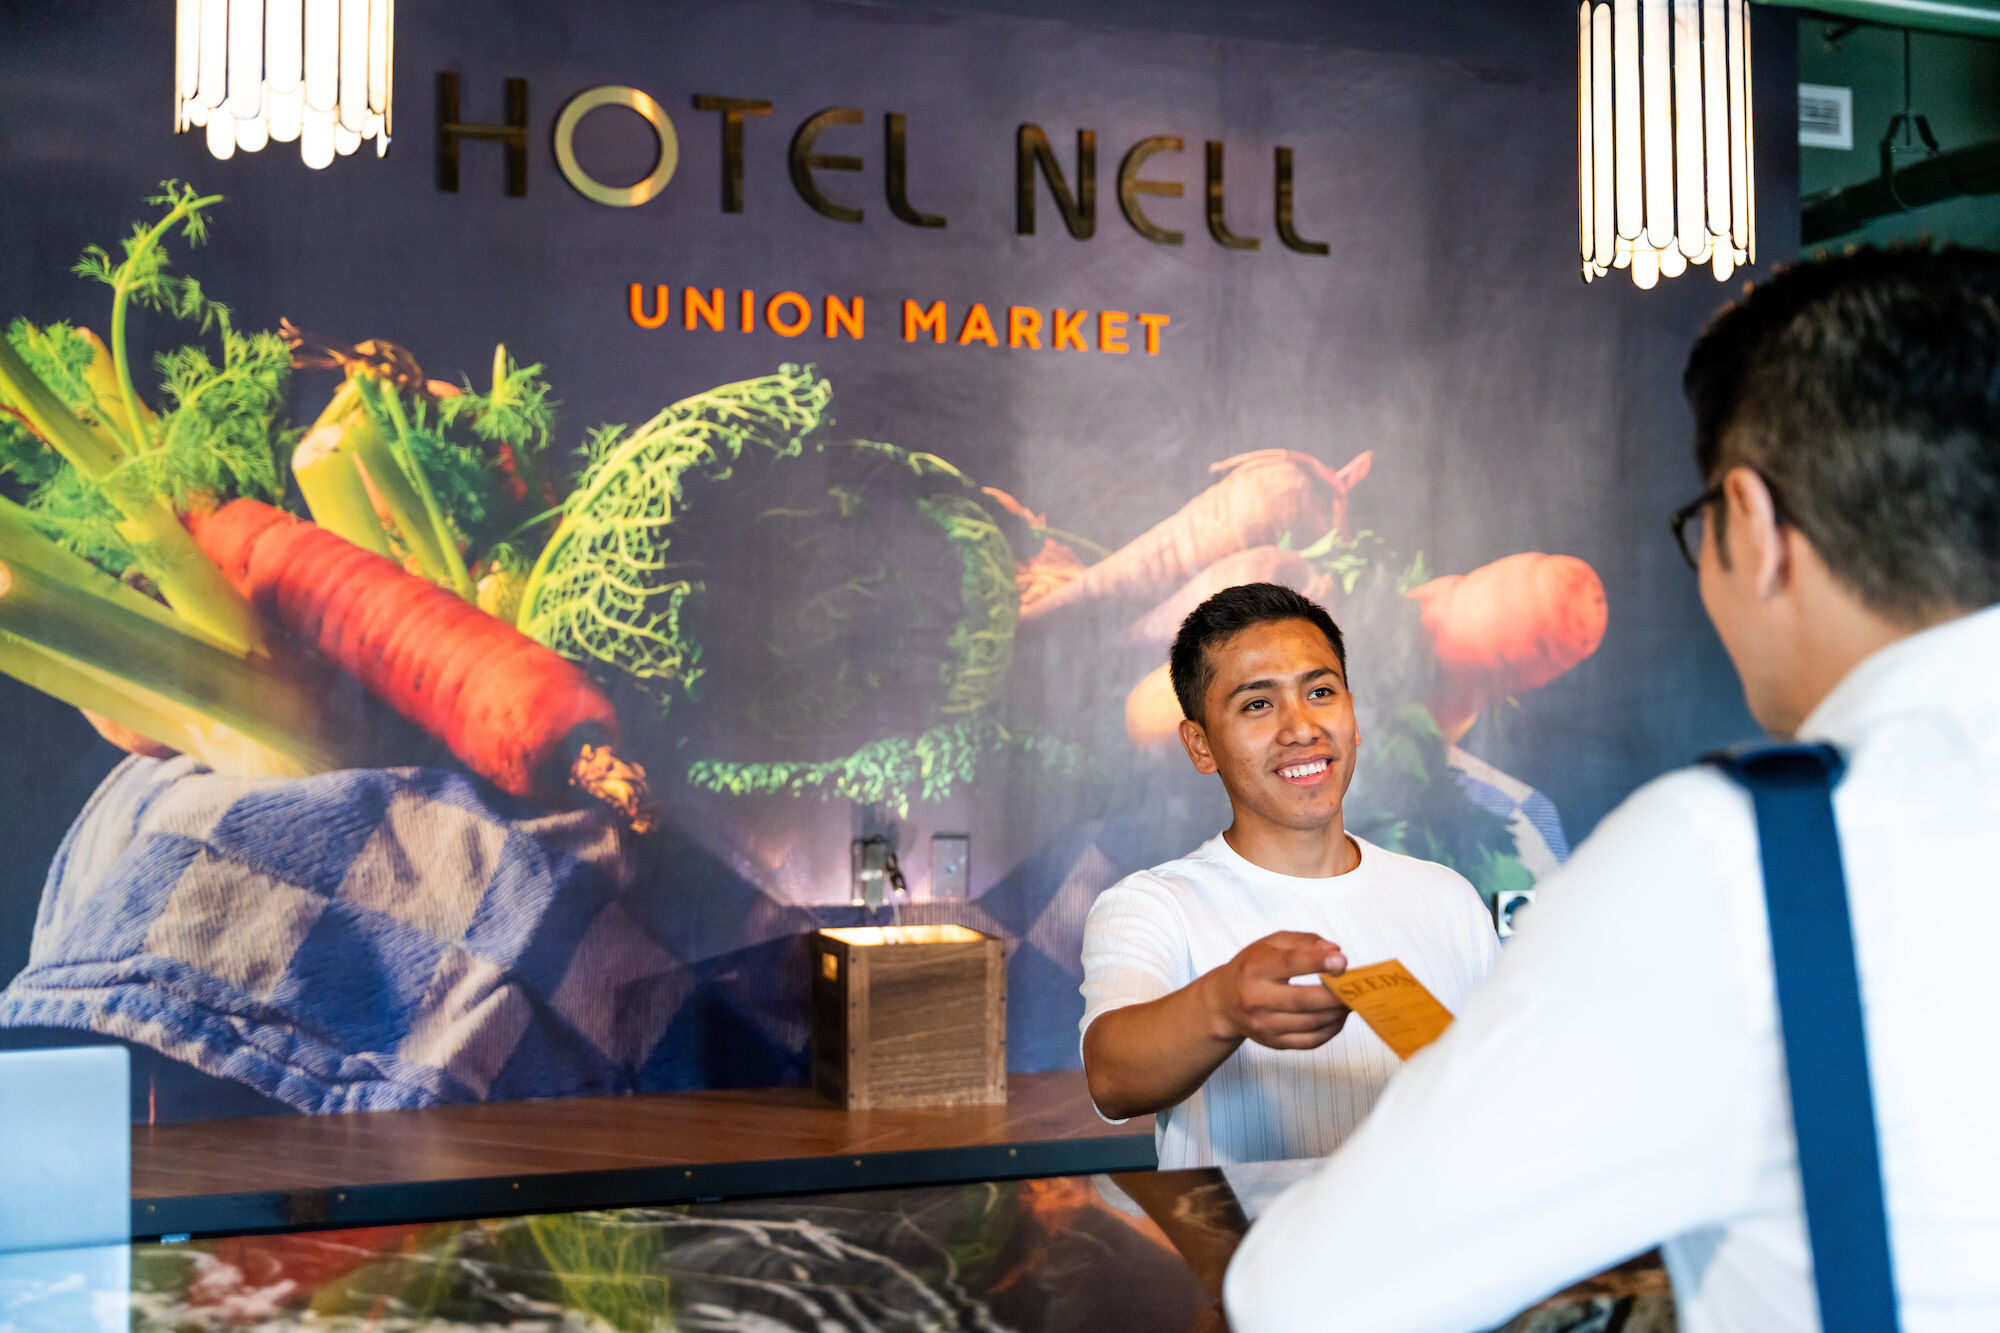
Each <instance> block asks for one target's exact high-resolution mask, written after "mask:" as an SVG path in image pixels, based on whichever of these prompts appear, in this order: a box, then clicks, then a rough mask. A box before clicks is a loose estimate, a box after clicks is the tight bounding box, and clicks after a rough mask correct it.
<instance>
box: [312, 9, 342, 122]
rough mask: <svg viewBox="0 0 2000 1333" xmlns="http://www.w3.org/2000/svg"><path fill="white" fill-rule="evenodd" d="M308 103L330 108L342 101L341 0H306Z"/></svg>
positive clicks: (313, 106)
mask: <svg viewBox="0 0 2000 1333" xmlns="http://www.w3.org/2000/svg"><path fill="white" fill-rule="evenodd" d="M305 15H306V24H305V37H306V45H305V74H306V105H307V106H309V107H311V108H312V109H313V110H315V111H331V110H333V109H334V107H335V106H336V105H337V104H338V103H339V101H340V0H306V8H305Z"/></svg>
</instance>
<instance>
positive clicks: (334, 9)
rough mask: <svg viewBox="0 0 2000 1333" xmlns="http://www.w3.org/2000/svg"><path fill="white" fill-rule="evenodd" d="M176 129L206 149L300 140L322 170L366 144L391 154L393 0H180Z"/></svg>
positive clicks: (229, 150)
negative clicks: (200, 139) (200, 135)
mask: <svg viewBox="0 0 2000 1333" xmlns="http://www.w3.org/2000/svg"><path fill="white" fill-rule="evenodd" d="M178 3H179V12H178V14H177V16H176V24H175V62H174V130H175V132H177V133H178V132H180V131H183V130H189V129H200V130H205V131H206V132H207V135H208V151H209V152H211V153H213V154H215V155H216V156H217V157H229V156H232V155H233V154H234V153H235V152H236V150H237V149H239V148H240V149H242V150H243V151H244V152H246V153H254V152H256V151H258V150H259V149H261V148H262V147H264V145H265V144H267V143H269V142H270V141H271V140H273V139H276V140H277V141H278V142H280V143H290V142H292V141H293V140H295V139H296V140H297V141H298V145H299V156H300V157H302V158H304V159H305V164H306V165H307V166H309V167H324V166H325V165H326V164H327V163H329V162H331V161H333V159H334V157H335V156H336V155H339V156H345V155H347V154H349V153H352V152H353V151H354V150H355V149H356V148H359V147H360V146H361V143H362V141H363V140H364V139H373V140H374V141H375V154H376V156H378V157H380V156H381V155H382V154H384V153H386V152H388V151H389V120H390V114H389V101H390V92H391V90H392V71H393V68H394V53H395V48H394V35H393V29H394V27H395V17H396V0H178Z"/></svg>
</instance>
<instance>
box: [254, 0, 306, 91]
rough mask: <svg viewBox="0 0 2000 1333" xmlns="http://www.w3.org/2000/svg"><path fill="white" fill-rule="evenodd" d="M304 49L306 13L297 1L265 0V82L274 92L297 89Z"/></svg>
mask: <svg viewBox="0 0 2000 1333" xmlns="http://www.w3.org/2000/svg"><path fill="white" fill-rule="evenodd" d="M304 49H305V13H304V11H303V10H302V9H301V7H300V4H299V0H265V4H264V81H265V83H267V84H268V85H270V90H271V91H272V92H273V93H277V94H284V93H289V92H292V91H294V90H295V89H297V87H298V86H299V80H300V78H301V77H302V63H303V56H304Z"/></svg>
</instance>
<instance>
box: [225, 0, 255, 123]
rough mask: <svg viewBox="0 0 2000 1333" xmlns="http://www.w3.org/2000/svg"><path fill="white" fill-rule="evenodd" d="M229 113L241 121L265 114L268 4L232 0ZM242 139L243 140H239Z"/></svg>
mask: <svg viewBox="0 0 2000 1333" xmlns="http://www.w3.org/2000/svg"><path fill="white" fill-rule="evenodd" d="M225 81H226V82H227V83H228V85H229V114H230V115H232V116H234V117H236V119H237V120H238V121H245V120H255V119H257V118H258V117H259V116H261V115H263V114H264V3H263V0H230V4H229V69H228V72H227V74H226V76H225ZM239 142H240V140H239Z"/></svg>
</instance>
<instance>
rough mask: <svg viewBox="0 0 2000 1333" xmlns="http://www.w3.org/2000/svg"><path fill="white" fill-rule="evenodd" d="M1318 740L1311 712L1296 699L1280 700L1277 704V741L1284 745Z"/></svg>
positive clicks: (1317, 730)
mask: <svg viewBox="0 0 2000 1333" xmlns="http://www.w3.org/2000/svg"><path fill="white" fill-rule="evenodd" d="M1318 738H1319V728H1318V727H1317V726H1316V725H1315V724H1314V722H1313V716H1312V710H1310V709H1308V708H1307V707H1306V706H1305V704H1303V703H1302V702H1300V701H1299V700H1297V699H1288V700H1282V701H1280V702H1279V704H1278V739H1279V741H1281V742H1283V743H1286V744H1296V743H1299V742H1310V741H1313V740H1317V739H1318Z"/></svg>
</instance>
